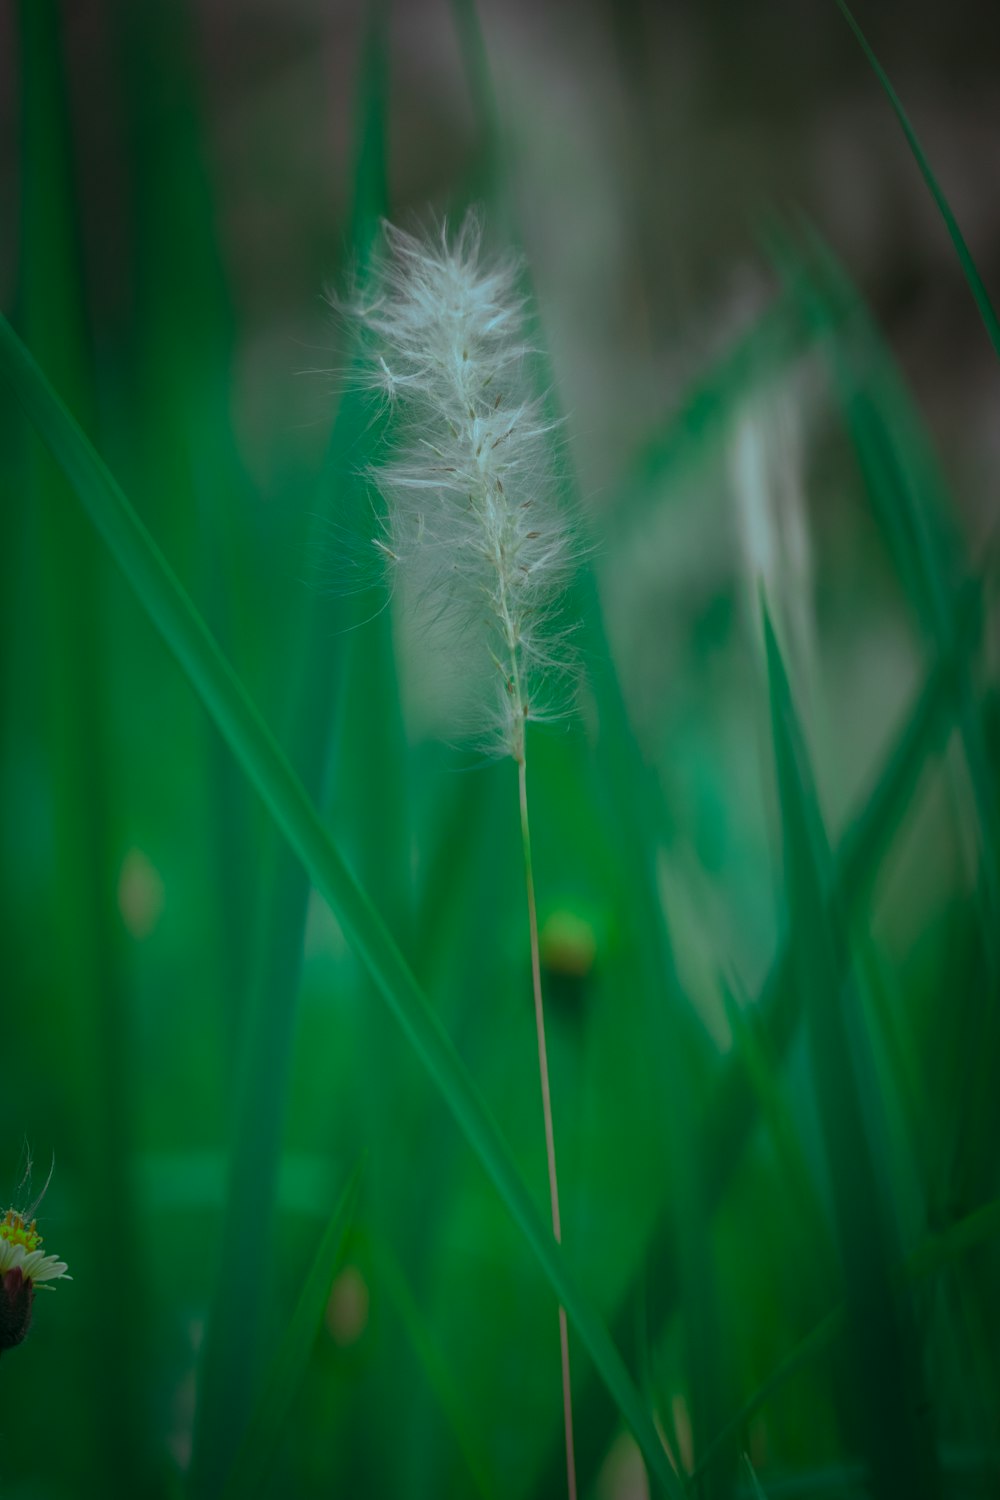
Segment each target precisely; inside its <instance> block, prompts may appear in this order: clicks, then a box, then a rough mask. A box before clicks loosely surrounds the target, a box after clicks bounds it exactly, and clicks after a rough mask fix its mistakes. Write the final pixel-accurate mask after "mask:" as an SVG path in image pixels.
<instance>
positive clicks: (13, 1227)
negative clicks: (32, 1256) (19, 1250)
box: [0, 1208, 42, 1251]
mask: <svg viewBox="0 0 1000 1500" xmlns="http://www.w3.org/2000/svg"><path fill="white" fill-rule="evenodd" d="M0 1240H7V1241H8V1243H9V1244H11V1245H23V1246H24V1248H25V1250H28V1251H31V1250H37V1249H38V1247H39V1245H40V1244H41V1243H42V1237H41V1235H40V1234H39V1233H38V1230H37V1229H36V1228H35V1221H34V1219H32V1221H31V1223H30V1224H26V1223H25V1222H24V1220H23V1219H22V1217H21V1215H20V1214H19V1213H18V1212H17V1210H16V1209H13V1208H8V1210H7V1212H6V1213H5V1214H4V1216H3V1218H2V1219H0Z"/></svg>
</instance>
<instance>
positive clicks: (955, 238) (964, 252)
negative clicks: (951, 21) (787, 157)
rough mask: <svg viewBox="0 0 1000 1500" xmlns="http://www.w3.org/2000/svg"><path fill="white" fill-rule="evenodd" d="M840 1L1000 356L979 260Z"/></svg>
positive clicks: (998, 325) (999, 329) (841, 2)
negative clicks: (933, 203) (946, 233)
mask: <svg viewBox="0 0 1000 1500" xmlns="http://www.w3.org/2000/svg"><path fill="white" fill-rule="evenodd" d="M837 5H838V7H839V8H840V12H841V14H842V15H843V17H844V19H845V20H846V22H847V24H848V26H850V28H851V30H852V31H853V32H854V35H855V36H856V37H857V40H858V44H859V46H860V47H861V50H862V52H863V53H864V54H865V57H866V58H867V59H868V63H869V65H870V67H871V69H872V71H873V73H874V74H875V77H876V78H877V79H878V81H879V83H880V84H881V86H882V89H883V91H884V93H885V96H886V98H887V99H888V101H889V103H890V104H891V106H892V109H893V113H894V114H895V116H896V119H897V120H898V121H899V125H900V129H901V130H902V132H903V134H904V135H905V137H906V143H907V145H908V146H909V148H910V150H911V151H912V152H913V157H914V160H915V161H916V163H917V166H918V167H919V168H920V175H921V176H922V177H923V179H924V181H925V182H926V184H927V186H928V188H929V190H930V194H931V197H932V198H933V199H934V202H935V203H936V204H937V209H938V212H939V213H940V215H941V217H942V219H943V220H944V223H945V228H946V229H947V231H948V234H949V235H950V237H951V242H952V244H953V245H954V247H955V253H956V254H957V256H958V259H959V263H960V264H961V267H962V271H963V273H964V275H965V279H966V281H967V282H968V283H969V290H970V291H971V293H972V295H973V297H974V298H975V301H976V306H977V307H978V309H979V316H980V317H981V318H982V320H983V327H984V328H985V329H986V332H987V334H988V335H989V340H990V343H991V344H992V345H993V349H994V352H995V353H996V354H997V356H998V357H1000V320H998V318H997V315H996V312H995V310H994V307H993V303H992V302H991V301H990V296H989V293H988V292H987V290H986V287H985V286H984V285H983V279H982V277H981V276H980V274H979V272H978V271H977V269H976V263H975V261H974V260H973V259H972V254H971V252H970V250H969V247H968V245H967V244H966V243H965V237H964V235H963V234H962V231H961V230H960V229H959V227H958V221H957V220H956V218H955V215H954V214H953V213H952V211H951V207H950V205H949V203H948V200H947V198H946V197H945V195H944V193H943V192H942V191H941V188H940V187H939V186H938V182H937V179H936V178H935V176H934V173H933V172H932V171H931V168H930V163H929V162H928V160H927V157H926V156H925V155H924V151H923V147H922V146H921V144H920V142H919V140H918V139H917V133H916V131H915V130H914V128H913V126H912V125H911V124H910V119H909V116H908V115H907V113H906V111H905V109H904V108H903V106H902V104H901V103H900V101H899V96H898V95H897V93H896V91H895V89H894V88H893V86H892V84H891V83H890V82H889V78H888V75H887V74H886V71H885V69H884V68H883V67H882V65H881V63H880V62H879V60H878V58H877V57H876V56H875V53H874V52H873V51H872V49H871V47H870V46H869V44H868V40H867V38H866V37H865V34H864V32H863V31H862V30H861V27H860V26H859V25H858V23H857V21H856V20H855V19H854V16H853V15H852V13H851V11H850V10H849V9H848V7H847V5H846V4H845V0H837Z"/></svg>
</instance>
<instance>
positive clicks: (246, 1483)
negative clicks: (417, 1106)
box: [222, 1162, 363, 1500]
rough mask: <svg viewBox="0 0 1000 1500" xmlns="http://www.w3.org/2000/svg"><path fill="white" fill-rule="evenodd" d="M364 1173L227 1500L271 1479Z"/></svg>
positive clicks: (337, 1223) (272, 1373)
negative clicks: (285, 1426) (271, 1471)
mask: <svg viewBox="0 0 1000 1500" xmlns="http://www.w3.org/2000/svg"><path fill="white" fill-rule="evenodd" d="M362 1168H363V1162H359V1163H358V1165H357V1166H356V1167H355V1169H354V1171H353V1172H352V1173H351V1176H350V1178H349V1179H348V1181H347V1184H346V1186H345V1187H344V1190H343V1192H342V1193H341V1195H340V1197H339V1198H338V1199H337V1204H336V1207H335V1208H334V1210H333V1213H332V1214H331V1215H330V1219H329V1222H328V1223H327V1226H326V1229H325V1230H324V1231H323V1237H322V1239H321V1240H320V1242H319V1246H318V1247H317V1250H316V1254H315V1256H314V1258H313V1262H312V1265H311V1266H310V1268H309V1271H308V1273H307V1275H306V1279H305V1282H304V1284H303V1287H302V1291H301V1292H300V1293H299V1299H298V1301H297V1303H296V1304H295V1310H294V1312H293V1313H292V1316H291V1319H290V1321H289V1323H288V1327H287V1328H286V1329H285V1333H284V1337H283V1338H282V1340H281V1343H280V1345H279V1346H278V1349H277V1350H276V1352H275V1355H274V1358H273V1359H272V1360H271V1364H270V1368H269V1370H268V1372H267V1375H266V1377H265V1380H264V1383H263V1386H262V1389H261V1393H260V1395H259V1397H258V1398H257V1402H256V1404H255V1406H254V1411H253V1415H252V1416H251V1418H250V1421H249V1423H248V1425H247V1430H246V1432H245V1434H244V1436H243V1440H242V1442H241V1443H240V1446H239V1449H238V1451H237V1454H236V1458H235V1459H234V1461H233V1467H232V1469H231V1471H230V1474H229V1479H228V1481H227V1483H226V1487H225V1489H224V1490H223V1492H222V1494H223V1500H237V1497H238V1496H239V1497H242V1500H249V1497H250V1496H251V1495H255V1494H257V1493H258V1491H259V1490H260V1488H261V1486H262V1485H264V1484H265V1482H266V1481H267V1480H268V1478H269V1476H270V1468H271V1465H272V1463H273V1462H274V1456H275V1453H276V1452H277V1449H278V1445H279V1443H280V1441H281V1433H282V1428H283V1426H284V1424H285V1420H286V1418H287V1416H288V1413H289V1411H290V1410H291V1406H292V1402H293V1401H294V1399H295V1395H296V1393H297V1391H298V1389H299V1386H300V1385H301V1383H302V1378H303V1376H304V1375H305V1371H306V1366H307V1364H308V1363H309V1355H310V1353H311V1352H312V1348H313V1345H314V1344H315V1342H316V1334H317V1330H318V1329H319V1326H320V1323H321V1322H322V1318H323V1311H324V1309H325V1307H326V1304H327V1299H328V1297H329V1295H330V1287H331V1285H332V1283H333V1278H334V1276H335V1275H336V1273H337V1271H338V1270H339V1268H340V1263H341V1261H342V1259H343V1256H344V1250H345V1247H346V1244H347V1236H348V1234H349V1232H350V1228H351V1225H352V1223H353V1221H354V1214H355V1211H356V1209H357V1205H358V1194H359V1191H360V1187H361V1174H362Z"/></svg>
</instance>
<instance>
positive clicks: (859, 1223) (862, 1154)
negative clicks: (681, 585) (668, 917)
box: [764, 609, 941, 1500]
mask: <svg viewBox="0 0 1000 1500" xmlns="http://www.w3.org/2000/svg"><path fill="white" fill-rule="evenodd" d="M764 631H765V644H766V650H767V663H768V682H769V694H770V708H771V725H772V734H773V738H774V755H775V767H776V776H777V783H778V793H779V801H780V806H781V819H782V839H783V846H784V868H785V887H786V890H787V892H788V901H789V920H790V923H791V938H790V942H791V949H792V956H793V964H794V969H795V975H796V981H797V984H798V987H799V989H800V990H801V992H802V994H803V996H804V1003H805V1009H806V1017H807V1022H808V1035H809V1043H810V1059H811V1065H812V1075H813V1081H814V1087H815V1091H816V1101H817V1108H818V1113H819V1118H820V1125H821V1129H822V1135H823V1141H824V1146H825V1153H826V1158H827V1164H828V1168H829V1173H830V1183H831V1190H832V1201H833V1207H834V1220H835V1230H836V1238H837V1243H838V1247H839V1251H840V1258H841V1263H842V1268H843V1276H844V1283H845V1291H846V1302H847V1317H848V1335H849V1342H850V1346H851V1356H852V1367H853V1381H852V1386H853V1390H854V1392H855V1393H856V1402H852V1403H851V1405H852V1407H853V1409H852V1411H851V1416H852V1418H853V1420H854V1421H855V1422H857V1424H858V1428H859V1431H860V1433H861V1435H862V1441H863V1444H864V1447H865V1450H866V1456H867V1460H868V1464H869V1468H870V1472H871V1480H872V1485H873V1488H874V1492H875V1494H876V1495H879V1496H884V1497H885V1500H889V1497H890V1496H894V1495H898V1494H899V1493H900V1491H902V1492H903V1493H906V1494H909V1495H913V1496H926V1497H927V1500H932V1497H934V1496H937V1495H939V1494H940V1493H941V1487H940V1476H939V1473H938V1465H937V1456H936V1453H935V1450H934V1444H933V1440H932V1437H931V1433H930V1428H929V1424H928V1423H927V1421H926V1419H925V1418H923V1417H920V1418H918V1415H917V1414H918V1413H920V1412H923V1411H924V1410H925V1404H924V1397H923V1392H922V1389H921V1388H922V1383H923V1382H922V1376H921V1371H920V1356H919V1353H918V1348H917V1342H916V1327H915V1324H914V1322H913V1319H912V1314H911V1312H910V1310H909V1308H908V1305H907V1302H906V1300H905V1298H903V1297H900V1296H899V1295H898V1294H897V1291H896V1288H895V1287H894V1286H893V1278H892V1266H893V1264H894V1263H898V1259H899V1256H898V1252H897V1253H896V1254H894V1253H893V1242H894V1227H893V1224H892V1220H891V1213H892V1210H891V1203H887V1199H886V1192H887V1185H888V1184H889V1183H891V1182H892V1180H893V1174H892V1170H891V1165H890V1164H889V1163H887V1162H886V1160H885V1159H884V1156H883V1153H882V1152H881V1150H880V1148H879V1143H878V1140H877V1137H876V1131H877V1129H878V1124H877V1122H878V1120H879V1112H878V1106H877V1101H876V1100H875V1099H874V1098H873V1097H872V1096H871V1093H870V1089H871V1085H870V1082H869V1061H868V1059H867V1058H866V1057H865V1055H864V1049H865V1043H864V1039H863V1036H862V1034H861V1028H860V1026H859V1025H858V1017H857V1016H856V1015H855V1014H854V1013H853V1007H854V1006H855V1002H856V995H855V993H854V989H853V980H852V975H851V961H850V954H849V949H848V942H849V940H848V935H847V930H846V927H845V924H844V922H843V919H842V916H841V914H840V912H839V910H838V908H837V907H836V906H834V907H833V908H832V909H831V908H830V907H829V906H828V905H827V902H826V899H825V892H826V891H827V890H828V889H829V887H830V870H829V866H830V853H829V847H828V845H827V841H826V834H825V831H824V829H823V823H822V817H821V814H820V810H819V804H818V800H817V796H816V791H815V788H814V785H813V781H812V775H811V771H810V767H809V763H808V760H807V756H806V750H805V743H804V740H803V738H802V733H801V729H800V727H799V723H798V719H797V716H796V713H795V709H794V706H793V703H792V697H791V692H790V690H789V685H788V678H787V676H786V673H785V668H784V663H783V661H782V658H781V653H780V650H779V647H778V643H777V640H776V637H775V634H774V631H773V629H772V626H771V622H770V618H769V617H768V614H767V611H766V609H765V612H764Z"/></svg>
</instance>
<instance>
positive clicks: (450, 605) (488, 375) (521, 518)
mask: <svg viewBox="0 0 1000 1500" xmlns="http://www.w3.org/2000/svg"><path fill="white" fill-rule="evenodd" d="M517 273H518V263H517V261H516V260H515V259H513V258H511V257H508V258H490V257H488V256H487V254H486V253H485V251H484V248H483V243H482V227H481V224H480V222H479V220H478V219H477V217H476V216H475V215H474V214H469V215H468V216H467V217H466V219H465V221H464V223H463V224H462V226H461V228H460V229H459V230H458V232H457V233H456V234H455V235H454V236H453V237H451V238H450V237H449V235H448V232H447V228H446V226H442V228H441V230H440V233H439V234H438V235H437V236H436V237H435V238H434V239H433V240H429V241H424V240H421V239H417V238H415V237H414V236H412V235H409V234H406V233H405V232H404V231H402V230H400V229H397V228H395V227H394V226H393V225H390V224H385V225H384V227H383V237H382V243H381V247H380V250H379V252H378V254H377V256H376V260H375V264H374V266H373V268H372V273H371V276H370V278H369V280H368V283H367V284H368V285H369V286H371V287H372V288H374V290H373V292H372V294H371V296H370V298H368V299H366V298H365V297H364V295H363V294H360V295H356V296H355V297H354V298H353V299H352V300H350V301H349V302H348V303H347V304H341V310H343V311H346V312H347V314H348V315H349V316H351V317H352V318H353V319H354V320H355V321H356V323H357V324H358V326H359V328H360V331H361V334H362V345H363V349H364V351H365V360H364V364H365V365H366V368H365V370H364V375H363V379H364V380H365V383H366V384H368V385H369V386H371V387H372V388H373V389H375V390H377V391H379V392H381V393H382V395H383V396H384V398H385V400H386V402H387V403H388V404H389V405H390V407H391V408H392V413H393V416H394V418H395V422H394V424H393V426H394V430H395V432H396V433H397V434H398V438H399V443H400V447H399V451H398V457H397V458H395V459H394V460H393V461H392V462H391V463H389V464H388V465H386V466H377V467H373V468H372V470H371V477H372V480H373V482H374V483H375V484H376V486H377V487H378V489H379V491H380V492H381V494H382V496H383V498H384V501H385V517H384V521H383V534H382V535H381V536H379V537H378V538H376V539H375V545H376V547H377V548H378V550H379V551H380V552H381V554H382V556H383V558H384V559H386V560H387V561H388V562H390V563H391V564H392V565H393V566H397V567H399V568H400V569H401V570H403V572H404V573H405V574H406V577H407V581H408V583H409V584H410V585H411V586H415V587H416V589H417V591H418V593H419V595H420V597H421V599H422V600H423V601H424V602H425V603H427V604H428V605H429V606H430V607H431V609H432V610H433V613H434V615H435V617H440V616H447V617H448V618H449V620H450V621H451V623H452V625H453V627H454V629H455V631H456V641H458V642H460V643H461V646H462V651H461V660H462V662H463V665H464V666H466V667H467V669H468V670H471V671H472V672H473V673H478V674H479V680H480V684H481V691H480V692H479V694H478V700H479V708H478V710H477V712H478V713H479V714H481V722H480V724H479V726H478V727H479V728H480V729H481V730H482V729H485V730H486V731H487V733H486V736H485V737H486V739H487V742H491V743H492V744H493V745H494V746H499V747H501V748H502V749H503V750H504V751H508V752H509V753H510V754H511V755H513V757H514V759H515V760H516V761H518V762H520V761H521V760H522V759H523V756H524V725H525V721H526V720H527V719H529V718H531V719H549V718H553V717H556V716H558V715H559V714H560V713H561V712H564V711H565V707H566V701H567V695H568V690H569V688H570V684H571V681H572V669H571V658H570V653H569V651H568V643H567V629H566V626H565V623H564V621H563V620H562V618H561V615H562V603H563V596H564V585H565V583H566V580H567V575H568V570H569V568H570V565H571V563H572V561H573V558H574V555H575V549H574V547H573V544H572V541H571V536H570V532H569V529H568V527H567V524H566V522H565V519H564V518H563V517H562V516H561V515H560V513H559V510H558V508H557V505H556V503H555V497H554V482H553V472H552V441H553V439H552V431H553V428H554V426H555V424H554V423H553V422H552V421H550V420H549V419H548V418H546V416H545V414H544V412H543V410H542V407H541V403H540V401H539V400H538V399H537V397H534V396H533V395H532V393H531V391H530V389H529V384H528V378H527V371H526V364H525V362H526V357H527V356H528V355H529V354H530V350H529V348H528V346H527V344H526V343H525V340H524V302H523V298H522V297H521V295H520V293H519V292H518V289H517ZM470 650H471V652H472V654H473V660H472V662H471V663H470ZM477 654H478V657H479V661H478V663H476V662H475V656H476V655H477Z"/></svg>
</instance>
